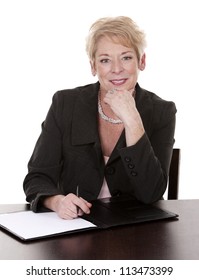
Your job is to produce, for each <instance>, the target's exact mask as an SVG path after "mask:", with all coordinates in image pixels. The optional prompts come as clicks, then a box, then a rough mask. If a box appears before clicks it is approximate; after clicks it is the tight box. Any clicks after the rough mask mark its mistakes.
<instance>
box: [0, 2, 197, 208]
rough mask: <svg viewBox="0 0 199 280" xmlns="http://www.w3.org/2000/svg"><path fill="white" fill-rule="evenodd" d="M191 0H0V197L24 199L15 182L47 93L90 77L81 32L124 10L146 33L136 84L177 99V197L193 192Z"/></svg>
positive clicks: (194, 128)
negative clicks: (143, 65)
mask: <svg viewBox="0 0 199 280" xmlns="http://www.w3.org/2000/svg"><path fill="white" fill-rule="evenodd" d="M197 2H198V1H194V0H189V1H183V0H162V1H159V0H150V1H149V0H122V1H117V0H110V1H108V0H98V1H94V0H84V1H82V0H72V1H67V0H65V1H64V0H32V1H31V0H24V1H22V0H18V1H14V0H13V1H10V0H4V1H3V0H0V97H1V98H0V100H1V103H0V129H1V135H0V182H1V183H0V203H21V202H22V203H23V202H25V195H24V193H23V188H22V183H23V179H24V177H25V175H26V172H27V163H28V160H29V158H30V156H31V154H32V151H33V148H34V145H35V142H36V140H37V138H38V136H39V134H40V129H41V128H40V125H41V123H42V121H43V120H44V118H45V116H46V113H47V111H48V109H49V106H50V104H51V98H52V96H53V94H54V93H55V92H56V91H57V90H59V89H63V88H70V87H76V86H79V85H83V84H88V83H92V82H95V81H96V80H95V79H94V78H93V77H92V75H91V73H90V66H89V62H88V58H87V55H86V52H85V37H86V35H87V33H88V29H89V27H90V25H91V24H92V23H93V22H94V21H95V20H96V19H98V18H99V17H104V16H117V15H126V16H130V17H131V18H133V19H134V20H135V21H136V22H137V24H138V25H139V26H140V27H141V28H142V29H143V30H144V31H145V32H146V34H147V42H148V46H147V49H146V55H147V67H146V70H145V71H144V72H142V73H140V77H139V83H140V85H141V86H142V87H144V88H146V89H148V90H151V91H153V92H155V93H157V94H158V95H159V96H161V97H162V98H165V99H167V100H172V101H174V102H175V103H176V106H177V109H178V113H177V127H176V134H175V138H176V143H175V147H179V148H181V150H182V155H181V176H180V193H179V198H180V199H191V198H199V187H198V185H199V184H198V160H197V159H198V158H199V150H198V142H199V139H198V138H199V136H198V133H197V130H198V125H197V120H198V110H199V108H198V101H197V100H198V99H197V96H198V90H199V87H198V81H199V73H198V64H199V53H198V50H199V40H198V34H199V32H198V26H199V17H198V9H197V6H196V4H197Z"/></svg>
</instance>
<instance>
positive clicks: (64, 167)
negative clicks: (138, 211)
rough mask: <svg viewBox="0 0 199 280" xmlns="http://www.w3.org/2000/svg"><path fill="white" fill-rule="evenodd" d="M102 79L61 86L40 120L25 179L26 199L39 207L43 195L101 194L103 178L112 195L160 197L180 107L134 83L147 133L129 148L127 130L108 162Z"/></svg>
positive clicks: (148, 199) (93, 196) (88, 196)
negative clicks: (102, 134)
mask: <svg viewBox="0 0 199 280" xmlns="http://www.w3.org/2000/svg"><path fill="white" fill-rule="evenodd" d="M98 90H99V83H98V82H97V83H95V84H91V85H86V86H83V87H77V88H74V89H68V90H62V91H59V92H57V93H56V94H55V95H54V96H53V102H52V105H51V107H50V109H49V112H48V114H47V117H46V120H45V121H44V122H43V124H42V132H41V135H40V137H39V139H38V141H37V143H36V146H35V149H34V152H33V154H32V157H31V159H30V161H29V164H28V174H27V176H26V177H25V179H24V191H25V193H26V199H27V201H28V202H31V205H32V209H33V211H38V209H39V206H40V202H41V199H42V198H43V197H45V196H50V195H56V194H65V195H66V194H68V193H71V192H72V193H76V188H77V185H78V186H79V195H80V196H81V197H83V198H85V199H87V200H88V201H89V200H92V199H96V198H97V197H98V194H99V192H100V189H101V186H102V183H103V178H104V176H105V177H106V181H107V184H108V186H109V190H110V193H111V195H112V196H115V195H121V194H126V193H129V194H132V195H133V196H134V197H135V199H138V200H140V201H142V202H144V203H152V202H154V201H157V200H159V199H160V198H161V197H162V196H163V194H164V192H165V190H166V187H167V178H168V172H169V166H170V161H171V155H172V149H173V144H174V131H175V114H176V107H175V104H174V103H173V102H168V101H165V100H163V99H161V98H160V97H158V96H157V95H155V94H154V93H152V92H149V91H147V90H145V89H142V88H140V86H139V85H138V84H137V85H136V98H135V100H136V106H137V109H138V111H139V113H140V115H141V118H142V121H143V124H144V128H145V134H144V136H143V137H142V138H141V139H140V140H139V141H138V142H137V143H136V144H135V145H133V146H130V147H126V143H125V133H124V131H123V132H122V134H121V137H120V138H119V140H118V143H117V145H116V147H115V149H114V151H113V153H112V155H111V156H110V159H109V161H108V163H107V165H106V166H105V164H104V160H103V155H102V150H101V145H100V139H99V134H98V122H97V119H98V109H97V101H98Z"/></svg>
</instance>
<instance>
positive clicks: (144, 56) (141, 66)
mask: <svg viewBox="0 0 199 280" xmlns="http://www.w3.org/2000/svg"><path fill="white" fill-rule="evenodd" d="M145 67H146V54H145V53H144V54H143V55H142V57H141V59H140V62H139V69H140V70H141V71H143V70H144V69H145Z"/></svg>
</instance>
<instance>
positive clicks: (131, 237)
mask: <svg viewBox="0 0 199 280" xmlns="http://www.w3.org/2000/svg"><path fill="white" fill-rule="evenodd" d="M157 205H158V206H160V207H161V208H163V209H166V210H169V211H172V212H175V213H177V214H179V219H178V220H164V221H155V222H149V223H143V224H136V225H130V226H121V227H117V228H112V229H108V230H94V231H87V232H82V233H74V234H71V235H63V236H59V237H51V238H47V239H43V240H37V241H32V242H28V243H24V242H21V241H19V240H18V239H16V238H14V237H13V236H11V235H9V234H8V233H6V232H5V231H4V230H0V259H1V260H9V259H10V260H16V259H19V260H20V259H21V260H33V259H34V260H60V259H61V260H64V259H70V260H77V259H79V260H91V259H93V260H108V259H109V260H116V259H118V260H127V259H135V260H149V259H150V260H183V259H186V260H190V259H197V260H199V199H196V200H167V201H160V202H158V203H157ZM24 207H25V206H24V205H0V212H1V213H4V212H9V211H15V210H22V209H24Z"/></svg>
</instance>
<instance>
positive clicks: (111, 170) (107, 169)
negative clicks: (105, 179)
mask: <svg viewBox="0 0 199 280" xmlns="http://www.w3.org/2000/svg"><path fill="white" fill-rule="evenodd" d="M114 173H115V168H114V167H111V166H109V167H106V174H108V175H113V174H114Z"/></svg>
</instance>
